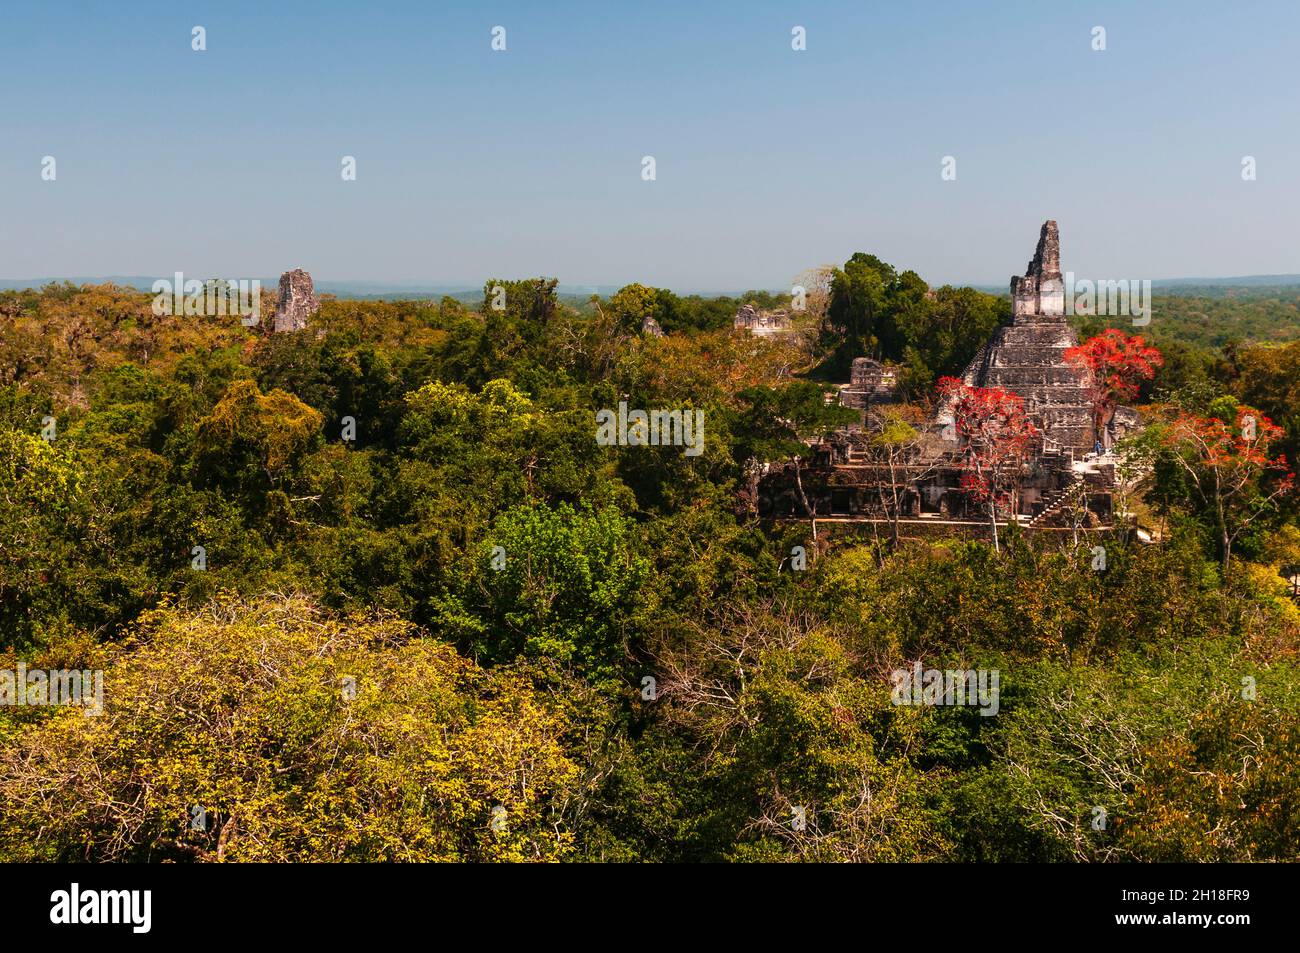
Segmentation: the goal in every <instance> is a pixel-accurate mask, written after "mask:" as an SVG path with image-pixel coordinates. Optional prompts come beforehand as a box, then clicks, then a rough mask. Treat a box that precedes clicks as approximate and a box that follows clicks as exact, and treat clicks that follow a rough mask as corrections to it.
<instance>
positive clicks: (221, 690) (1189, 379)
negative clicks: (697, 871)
mask: <svg viewBox="0 0 1300 953" xmlns="http://www.w3.org/2000/svg"><path fill="white" fill-rule="evenodd" d="M498 287H500V288H503V289H504V291H505V294H504V306H503V307H500V308H498V307H496V303H497V299H496V295H495V291H494V289H496V288H498ZM827 290H828V295H827V298H826V300H825V301H822V302H820V303H819V304H818V306H817V307H816V308H815V309H814V311H813V313H812V315H811V316H810V317H808V318H807V319H803V320H802V321H801V323H800V324H799V325H798V332H797V333H796V334H794V335H791V336H788V337H777V338H775V339H772V340H758V339H756V338H752V337H750V336H748V335H746V334H743V333H735V332H732V331H731V330H730V323H731V315H732V314H734V312H735V308H736V306H737V303H738V302H737V300H724V301H721V303H719V302H718V300H717V299H707V298H698V297H696V298H683V297H678V296H676V295H673V294H672V293H671V292H668V291H665V290H663V289H653V288H648V287H644V286H640V285H631V286H628V287H627V288H624V289H622V290H621V291H620V292H618V293H617V294H615V295H613V296H611V298H610V299H609V300H598V301H594V302H592V303H591V306H589V307H584V308H582V309H575V308H572V307H569V306H567V305H565V304H564V303H563V302H561V301H560V300H559V299H558V298H557V297H556V295H555V283H554V282H553V281H549V280H543V279H536V280H525V281H501V280H496V279H493V280H491V281H488V282H487V283H486V284H485V288H484V298H483V302H482V304H481V305H480V306H477V307H469V306H466V305H465V304H464V303H463V302H460V301H457V300H454V299H451V298H447V299H444V300H443V301H442V302H423V301H342V300H331V299H326V300H325V302H324V304H323V308H322V310H321V312H320V314H319V315H318V316H317V317H316V318H315V319H314V320H313V323H312V325H311V327H310V328H309V329H308V330H307V331H304V332H299V333H290V334H279V335H274V334H270V333H268V331H267V329H266V328H265V327H253V328H247V327H243V326H242V325H241V324H240V323H239V322H238V320H237V319H230V318H225V317H222V318H217V317H180V316H177V317H172V316H156V315H154V314H153V313H152V311H151V309H150V306H149V298H148V296H145V295H142V294H138V293H136V292H133V291H127V290H123V289H118V288H113V287H109V286H103V287H84V288H76V287H72V286H68V285H64V286H51V287H49V288H46V289H44V290H43V291H40V292H35V291H29V292H5V293H0V653H3V654H4V656H5V659H4V662H3V664H2V665H0V669H8V670H13V669H15V668H16V667H17V666H18V665H19V664H20V663H21V664H24V665H26V666H28V667H29V668H45V669H91V670H102V671H103V672H104V713H103V714H102V715H100V716H97V717H94V716H87V715H86V714H85V713H84V712H82V711H81V710H78V709H76V708H72V707H65V708H50V707H39V706H34V705H6V706H3V707H0V740H3V741H4V745H3V754H0V761H2V762H3V763H2V765H0V856H3V857H4V858H6V859H60V860H71V859H101V860H102V859H123V860H184V859H194V860H229V861H243V860H304V859H318V860H372V859H375V860H377V859H391V860H560V859H570V860H609V861H640V860H663V861H669V860H744V861H753V860H931V859H948V860H980V861H984V860H1111V859H1154V860H1165V859H1189V860H1276V859H1289V860H1296V859H1300V846H1298V845H1300V826H1298V825H1300V784H1298V783H1297V776H1296V757H1297V754H1300V671H1298V669H1297V665H1298V663H1300V609H1298V608H1297V606H1296V604H1295V603H1294V602H1293V601H1292V600H1291V599H1290V598H1289V597H1288V595H1287V593H1286V584H1285V582H1284V579H1283V576H1282V575H1281V573H1282V572H1283V571H1284V570H1287V569H1288V568H1289V567H1300V528H1297V523H1296V515H1295V510H1294V506H1295V502H1294V494H1286V493H1282V494H1277V493H1274V492H1273V491H1274V490H1275V489H1276V487H1277V483H1276V482H1270V480H1271V479H1272V477H1271V476H1270V474H1271V473H1272V471H1270V470H1268V468H1269V467H1272V466H1274V465H1276V466H1279V467H1282V468H1283V469H1284V470H1294V469H1295V462H1296V450H1297V447H1300V343H1291V344H1286V345H1277V344H1271V343H1259V344H1253V343H1250V342H1249V341H1242V340H1241V339H1240V338H1239V337H1237V338H1234V339H1233V343H1232V345H1231V346H1227V347H1220V345H1222V344H1226V343H1227V340H1226V339H1225V341H1217V340H1215V341H1213V342H1209V341H1202V340H1201V339H1200V338H1201V337H1203V336H1197V337H1194V338H1184V339H1183V341H1182V342H1181V344H1178V345H1177V346H1176V347H1174V348H1170V349H1163V348H1162V350H1164V353H1165V357H1166V360H1165V363H1164V366H1163V367H1154V368H1153V373H1154V377H1153V379H1150V380H1148V379H1146V377H1145V376H1143V379H1142V380H1141V382H1140V393H1137V395H1136V396H1137V399H1138V400H1139V401H1141V402H1143V403H1149V404H1151V405H1152V406H1148V407H1146V408H1145V413H1146V415H1147V416H1148V418H1149V420H1150V421H1151V423H1152V426H1151V427H1150V428H1149V429H1148V432H1147V433H1146V434H1144V436H1143V438H1142V439H1143V441H1144V442H1142V443H1141V445H1140V446H1138V447H1136V448H1135V450H1134V453H1135V454H1136V455H1138V456H1139V457H1141V459H1143V460H1145V461H1146V464H1147V465H1148V466H1149V472H1150V477H1149V481H1148V492H1147V493H1146V499H1145V501H1144V502H1142V503H1141V504H1140V507H1139V509H1138V510H1137V512H1138V513H1139V514H1140V515H1141V516H1142V519H1143V520H1144V523H1145V524H1146V526H1147V528H1149V529H1150V530H1151V531H1152V535H1153V536H1154V538H1155V539H1156V540H1157V542H1156V543H1155V544H1151V543H1146V542H1140V541H1139V540H1138V537H1137V536H1135V535H1130V534H1116V535H1115V536H1113V537H1107V538H1106V540H1105V547H1106V550H1107V559H1106V562H1105V565H1104V569H1102V570H1100V571H1099V570H1098V568H1097V566H1096V560H1095V559H1094V558H1093V556H1092V553H1091V547H1092V545H1094V540H1092V539H1089V540H1088V541H1087V543H1086V544H1084V543H1080V544H1078V545H1077V546H1076V545H1075V544H1074V543H1073V542H1072V541H1067V542H1063V543H1061V544H1060V545H1057V544H1042V543H1038V542H1035V543H1033V544H1032V545H1031V543H1030V542H1029V541H1027V540H1026V539H1025V538H1024V536H1023V535H1022V534H1020V533H1018V532H1016V531H1015V528H1014V527H1013V528H1012V529H1011V531H1010V532H1009V533H1008V534H1007V535H1006V536H1004V537H1003V538H1002V539H1001V540H1000V541H999V549H998V550H997V551H995V549H994V547H993V546H992V545H991V544H990V543H985V542H977V541H961V540H957V539H948V540H931V541H928V542H918V541H907V540H903V541H901V542H896V543H890V542H887V541H884V540H878V539H875V538H872V537H852V536H841V537H830V538H828V536H827V535H826V533H825V532H824V531H823V532H821V533H820V534H816V533H815V531H814V528H813V526H812V525H810V521H808V520H806V519H805V520H788V521H780V522H766V521H761V520H759V519H758V517H757V516H756V510H755V508H754V505H753V495H752V487H753V481H754V479H755V473H756V468H758V467H760V466H761V465H762V464H765V463H774V462H780V461H782V460H785V459H789V458H799V457H802V455H803V453H802V450H801V448H802V444H801V440H803V439H805V438H809V437H814V436H816V435H818V434H822V433H825V432H827V431H828V430H829V429H830V428H831V427H834V426H836V425H837V424H839V423H841V422H842V419H841V414H840V412H839V411H838V409H837V408H835V407H834V406H830V405H827V404H826V403H825V402H824V400H823V393H822V387H821V386H820V385H819V384H817V383H813V381H814V380H818V379H821V380H825V379H832V380H839V381H842V380H846V379H847V374H846V371H847V361H849V360H851V359H852V358H853V357H855V356H859V355H861V354H871V355H874V356H876V357H879V358H883V359H885V360H890V361H894V362H897V363H898V364H899V365H900V366H901V367H902V368H903V370H904V373H903V375H902V378H903V381H904V386H905V388H906V389H907V390H908V391H909V393H910V394H911V395H912V396H914V397H919V396H921V395H924V394H926V393H928V392H929V389H930V388H931V387H932V385H933V384H934V382H936V381H937V380H938V379H939V378H940V377H943V376H945V375H951V374H953V373H957V372H959V371H960V370H961V368H962V367H963V366H964V364H965V363H966V362H967V361H968V360H969V359H970V357H971V355H972V354H973V353H974V352H975V350H976V349H977V348H978V347H979V346H980V345H981V344H982V343H983V341H984V340H985V339H986V337H987V336H988V333H989V332H990V331H991V330H992V328H993V327H995V326H996V325H997V323H998V322H999V321H1000V320H1005V319H1006V317H1007V315H1008V313H1009V309H1008V307H1007V303H1006V301H1005V300H1003V299H999V298H996V297H993V296H990V295H986V294H982V293H980V292H977V291H973V290H971V289H955V288H941V289H937V290H935V291H932V290H931V289H929V288H928V287H927V286H926V285H925V283H924V282H923V281H922V280H921V279H920V277H919V276H917V275H916V274H915V273H913V272H902V273H901V274H900V273H898V272H897V271H896V270H895V269H894V268H892V266H889V265H887V264H885V263H884V262H881V261H880V260H879V259H878V258H875V257H874V256H870V255H855V256H854V257H853V258H852V259H851V260H850V261H849V262H847V263H846V264H845V266H844V267H843V268H842V269H836V270H834V272H833V273H832V274H830V275H829V278H828V285H827ZM745 300H749V301H752V302H753V303H755V304H756V305H758V306H760V307H772V306H783V305H787V304H788V300H784V301H783V300H781V299H778V298H776V297H772V296H764V295H762V294H757V293H755V294H750V295H747V296H745ZM1222 304H1223V306H1224V307H1230V306H1231V304H1232V302H1231V301H1228V302H1226V303H1222ZM1217 306H1218V305H1217V304H1216V307H1217ZM269 307H270V305H269V303H268V304H265V305H264V308H269ZM1292 310H1294V307H1292ZM1216 313H1217V312H1216ZM1251 313H1253V312H1251ZM1159 314H1160V312H1159V310H1158V309H1157V319H1156V320H1157V322H1159V320H1160V318H1159ZM647 317H653V318H655V320H656V321H657V322H658V323H659V324H660V325H661V326H662V327H663V329H664V330H665V331H667V332H668V334H667V336H666V337H663V338H656V337H653V336H649V335H643V334H642V333H641V331H640V329H641V324H642V322H643V321H644V319H645V318H647ZM1252 320H1253V319H1252ZM1152 330H1153V337H1154V339H1155V341H1156V342H1157V343H1159V341H1160V336H1159V334H1156V333H1154V332H1155V329H1154V328H1153V329H1152ZM1210 337H1213V335H1210ZM1259 337H1261V338H1268V337H1275V338H1278V339H1280V338H1283V337H1285V335H1283V334H1278V335H1259ZM1208 343H1213V344H1214V349H1213V350H1211V349H1209V348H1208V347H1207V346H1206V345H1207V344H1208ZM1178 348H1181V350H1178ZM1133 386H1134V388H1135V389H1136V388H1137V386H1138V385H1137V383H1135V384H1134V385H1133ZM1125 396H1126V397H1127V396H1130V395H1129V394H1128V393H1126V394H1125ZM620 403H625V404H626V406H627V407H628V408H642V409H647V410H648V409H654V408H671V409H676V410H680V411H682V412H693V411H696V410H699V411H701V412H702V419H703V421H704V425H705V429H704V435H705V439H704V444H703V453H702V454H700V455H699V456H688V455H687V454H685V453H684V452H683V447H681V446H674V445H650V446H638V445H635V443H634V442H632V441H628V442H625V443H623V444H621V445H614V446H602V445H600V444H599V443H597V442H596V440H595V439H593V435H594V433H595V424H594V415H595V413H596V411H598V410H601V409H611V410H612V409H616V408H618V407H619V405H620ZM1250 414H1254V415H1255V416H1256V417H1257V419H1256V420H1254V421H1253V423H1252V426H1253V427H1254V428H1255V429H1253V430H1251V434H1252V437H1251V438H1250V439H1246V438H1244V437H1243V434H1242V418H1243V417H1244V416H1247V415H1250ZM891 427H892V428H893V429H892V430H889V431H888V432H882V434H881V435H880V437H879V438H878V439H877V441H876V442H877V444H879V445H881V446H885V445H888V446H893V445H894V444H896V443H898V442H900V441H906V440H910V439H914V437H915V431H914V430H913V429H912V427H911V425H910V424H905V423H904V422H903V418H902V417H899V418H898V419H897V420H894V421H893V422H892V423H891ZM1211 438H1213V439H1217V440H1219V441H1220V442H1221V443H1222V444H1223V448H1222V449H1223V453H1221V454H1215V453H1210V452H1206V453H1201V452H1199V451H1198V449H1197V445H1196V444H1195V442H1194V441H1195V440H1196V439H1200V440H1202V442H1203V443H1204V442H1206V441H1210V442H1212V441H1211ZM1261 441H1262V442H1263V443H1264V445H1263V446H1261V445H1260V444H1261ZM1216 446H1217V445H1216ZM1142 455H1145V456H1142ZM1225 455H1227V457H1229V458H1231V459H1226V460H1225ZM1234 455H1235V456H1234ZM1240 457H1246V458H1248V459H1247V460H1246V461H1245V462H1243V461H1242V460H1240V459H1238V458H1240ZM1251 459H1253V460H1255V464H1254V465H1253V466H1252V465H1251V464H1250V460H1251ZM804 462H806V461H804ZM1234 466H1235V467H1237V468H1238V469H1235V470H1233V471H1232V472H1233V473H1234V475H1235V476H1236V477H1239V478H1240V486H1239V489H1238V491H1237V492H1236V495H1235V496H1233V497H1232V498H1231V499H1230V500H1228V501H1227V503H1226V508H1225V507H1223V506H1218V505H1217V504H1219V503H1223V502H1224V501H1223V500H1221V499H1219V500H1217V501H1216V497H1215V496H1214V491H1213V490H1212V489H1211V487H1212V486H1213V485H1215V484H1214V480H1215V467H1234ZM1242 468H1244V470H1243V469H1242ZM796 469H797V468H796ZM1281 474H1282V471H1281V470H1279V471H1277V475H1278V476H1279V477H1280V476H1281ZM1219 485H1221V484H1219ZM1270 494H1272V495H1271V496H1270ZM1261 501H1263V502H1261ZM1247 517H1249V518H1248V519H1247ZM1225 525H1229V527H1230V532H1231V533H1232V538H1231V545H1230V546H1228V547H1227V548H1225V547H1224V545H1223V539H1224V536H1223V533H1224V527H1225ZM917 662H921V663H923V664H924V665H925V666H926V667H927V668H945V669H947V668H952V669H962V670H968V669H995V670H997V671H998V672H999V673H1000V677H1001V687H1000V707H999V710H998V712H997V714H996V715H994V716H991V717H989V716H985V715H982V714H981V713H980V711H979V710H978V709H975V708H972V707H961V706H929V707H927V706H911V705H899V704H895V703H894V700H893V699H892V698H891V680H890V676H891V672H893V671H894V670H896V669H903V668H910V667H911V666H913V664H914V663H917ZM196 810H197V811H198V812H199V814H197V815H196ZM196 816H201V817H202V819H203V823H202V824H196V823H195V817H196ZM1099 817H1102V818H1104V823H1101V824H1098V818H1099Z"/></svg>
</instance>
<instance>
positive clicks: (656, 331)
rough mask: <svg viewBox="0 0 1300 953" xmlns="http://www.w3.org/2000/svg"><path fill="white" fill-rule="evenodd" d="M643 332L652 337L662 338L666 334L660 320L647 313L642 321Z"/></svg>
mask: <svg viewBox="0 0 1300 953" xmlns="http://www.w3.org/2000/svg"><path fill="white" fill-rule="evenodd" d="M641 333H642V334H645V335H648V336H649V337H652V338H661V337H663V336H664V329H663V328H661V327H660V326H659V322H658V321H656V320H655V319H654V318H652V317H649V316H648V315H647V316H646V319H645V320H644V321H642V322H641Z"/></svg>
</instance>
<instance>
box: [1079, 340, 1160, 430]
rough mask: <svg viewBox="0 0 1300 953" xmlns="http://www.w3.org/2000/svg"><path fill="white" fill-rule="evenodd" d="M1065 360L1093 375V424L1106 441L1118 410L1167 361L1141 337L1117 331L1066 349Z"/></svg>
mask: <svg viewBox="0 0 1300 953" xmlns="http://www.w3.org/2000/svg"><path fill="white" fill-rule="evenodd" d="M1065 360H1066V361H1068V362H1069V363H1071V364H1074V365H1076V366H1079V367H1085V368H1087V369H1088V370H1089V371H1090V372H1091V375H1090V376H1091V378H1092V383H1091V384H1090V385H1089V389H1090V392H1091V396H1092V423H1093V426H1094V427H1095V428H1096V433H1097V439H1098V440H1103V441H1104V440H1105V438H1104V436H1103V435H1104V434H1105V433H1106V427H1107V425H1109V424H1110V419H1111V418H1112V417H1113V416H1115V408H1116V407H1118V406H1119V405H1120V404H1121V403H1123V402H1124V401H1126V400H1132V399H1133V398H1134V397H1136V396H1137V393H1138V388H1140V387H1141V386H1142V382H1143V381H1149V380H1151V379H1152V378H1153V377H1155V376H1156V368H1157V367H1160V366H1161V365H1163V364H1164V362H1165V361H1164V358H1163V357H1161V355H1160V352H1159V351H1157V350H1156V349H1155V348H1153V347H1148V346H1147V344H1146V342H1145V341H1144V340H1143V339H1142V337H1141V336H1140V335H1136V334H1135V335H1134V336H1133V337H1129V336H1128V335H1126V334H1125V333H1124V332H1123V331H1118V330H1116V329H1115V328H1110V329H1108V330H1107V331H1105V332H1103V333H1102V334H1099V335H1097V336H1096V337H1095V338H1089V339H1088V340H1086V341H1084V342H1083V343H1082V344H1080V345H1078V346H1077V347H1072V348H1067V349H1066V351H1065Z"/></svg>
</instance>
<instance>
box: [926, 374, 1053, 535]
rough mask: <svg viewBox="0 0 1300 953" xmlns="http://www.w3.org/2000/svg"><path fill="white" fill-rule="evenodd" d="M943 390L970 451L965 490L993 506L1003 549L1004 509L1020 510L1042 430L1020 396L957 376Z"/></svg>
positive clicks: (993, 522) (961, 438) (945, 379)
mask: <svg viewBox="0 0 1300 953" xmlns="http://www.w3.org/2000/svg"><path fill="white" fill-rule="evenodd" d="M938 391H939V398H940V400H941V401H943V402H944V403H945V404H946V405H947V406H948V407H949V412H950V413H951V414H952V418H953V427H954V429H955V431H956V435H957V439H958V441H959V442H960V443H961V445H962V448H963V450H964V451H965V465H966V472H965V473H963V474H962V478H961V487H962V489H963V490H965V491H966V493H967V494H968V495H969V496H970V497H971V498H972V499H974V500H976V501H978V502H980V503H982V504H983V505H984V506H985V507H986V508H987V511H988V514H989V525H990V527H991V528H992V531H993V548H994V549H998V548H999V546H998V517H997V514H998V510H999V509H1002V510H1007V511H1010V512H1011V513H1015V512H1016V510H1017V509H1018V506H1017V504H1018V501H1019V496H1020V472H1021V468H1022V467H1023V466H1024V462H1025V458H1026V457H1027V456H1028V455H1029V451H1030V450H1031V449H1032V447H1033V445H1034V442H1035V441H1036V440H1037V439H1038V429H1037V428H1036V427H1034V425H1033V424H1032V423H1030V421H1029V417H1028V416H1027V415H1026V414H1025V403H1024V401H1023V400H1021V398H1020V395H1019V394H1015V393H1012V392H1011V391H1008V390H1003V389H1002V388H1001V387H968V386H966V384H964V383H963V382H962V381H960V380H959V379H957V378H955V377H942V378H940V379H939V385H938Z"/></svg>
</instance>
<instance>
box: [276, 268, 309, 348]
mask: <svg viewBox="0 0 1300 953" xmlns="http://www.w3.org/2000/svg"><path fill="white" fill-rule="evenodd" d="M319 310H320V300H319V299H318V298H317V297H316V287H315V285H314V284H313V283H312V280H311V275H309V274H308V273H307V272H305V271H303V270H302V269H301V268H295V269H294V270H293V271H286V272H285V273H284V274H282V275H281V276H280V297H279V299H278V300H277V302H276V305H275V331H276V333H277V334H278V333H281V332H284V331H301V330H303V329H304V328H305V327H307V319H308V318H310V317H311V316H312V315H313V314H315V313H316V312H317V311H319Z"/></svg>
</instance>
